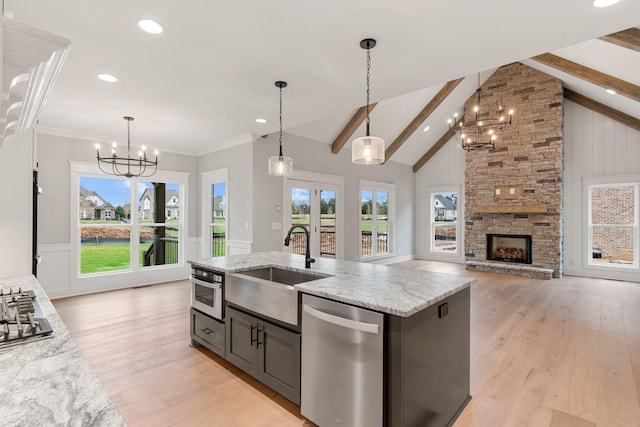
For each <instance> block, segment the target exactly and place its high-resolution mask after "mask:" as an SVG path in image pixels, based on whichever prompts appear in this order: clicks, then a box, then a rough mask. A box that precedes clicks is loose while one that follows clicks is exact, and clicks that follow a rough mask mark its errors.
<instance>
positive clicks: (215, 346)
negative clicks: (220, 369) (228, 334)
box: [191, 309, 226, 357]
mask: <svg viewBox="0 0 640 427" xmlns="http://www.w3.org/2000/svg"><path fill="white" fill-rule="evenodd" d="M191 337H192V338H193V339H194V340H195V341H197V342H199V343H200V344H202V345H204V346H205V347H207V348H208V349H210V350H211V351H213V352H214V353H217V354H218V355H220V356H222V357H226V354H225V326H224V323H222V322H220V321H218V320H216V319H213V318H211V317H209V316H207V315H205V314H202V313H200V312H199V311H198V310H194V309H191Z"/></svg>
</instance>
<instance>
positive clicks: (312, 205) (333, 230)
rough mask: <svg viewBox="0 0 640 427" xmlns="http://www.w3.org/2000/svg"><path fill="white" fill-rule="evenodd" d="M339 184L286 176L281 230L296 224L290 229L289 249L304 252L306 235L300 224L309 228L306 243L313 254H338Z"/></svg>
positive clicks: (324, 255) (299, 252) (334, 256)
mask: <svg viewBox="0 0 640 427" xmlns="http://www.w3.org/2000/svg"><path fill="white" fill-rule="evenodd" d="M340 201H341V194H340V187H339V186H338V185H335V184H331V183H324V182H314V181H303V180H294V179H289V180H287V188H286V193H285V206H286V208H285V212H286V213H287V214H285V219H284V223H285V226H286V227H285V231H286V230H288V229H289V227H291V226H294V225H298V226H299V227H298V228H296V229H295V230H293V232H292V233H291V237H292V239H291V245H290V247H289V250H290V252H291V253H294V254H304V253H305V249H306V247H305V245H306V240H305V239H306V235H305V233H304V231H303V230H302V229H301V227H304V228H306V229H307V230H308V231H309V235H310V239H309V245H310V249H311V255H312V256H314V257H319V256H321V257H326V258H337V257H339V254H338V252H339V247H340V245H339V244H338V242H339V241H340V239H341V238H342V237H341V235H340V227H339V223H340V221H341V218H340V216H339V214H338V213H339V212H341V211H340V209H339V208H340V206H339V204H340Z"/></svg>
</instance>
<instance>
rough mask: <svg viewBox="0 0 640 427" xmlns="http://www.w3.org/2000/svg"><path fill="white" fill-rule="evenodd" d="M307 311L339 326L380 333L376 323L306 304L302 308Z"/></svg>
mask: <svg viewBox="0 0 640 427" xmlns="http://www.w3.org/2000/svg"><path fill="white" fill-rule="evenodd" d="M302 309H303V310H304V312H305V313H307V314H309V315H310V316H313V317H315V318H317V319H320V320H324V321H325V322H328V323H333V324H334V325H337V326H342V327H343V328H347V329H354V330H356V331H361V332H367V333H370V334H379V333H380V325H376V324H374V323H365V322H359V321H357V320H351V319H347V318H344V317H340V316H335V315H333V314H329V313H325V312H324V311H321V310H318V309H317V308H313V307H311V306H310V305H306V304H305V305H304V307H303V308H302Z"/></svg>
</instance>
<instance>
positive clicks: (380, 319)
mask: <svg viewBox="0 0 640 427" xmlns="http://www.w3.org/2000/svg"><path fill="white" fill-rule="evenodd" d="M383 332H384V315H383V314H381V313H377V312H374V311H370V310H365V309H362V308H357V307H353V306H350V305H346V304H341V303H337V302H334V301H330V300H327V299H324V298H317V297H314V296H311V295H303V296H302V384H301V387H302V390H301V403H300V408H301V412H302V415H304V416H305V417H307V418H308V419H310V420H311V421H313V422H314V423H316V424H318V425H319V426H321V427H327V426H335V425H339V426H343V427H374V426H380V427H381V426H382V425H383V416H384V410H383V402H384V399H383V392H384V384H383V374H384V372H383V371H384V366H383V363H384V359H383V353H384V340H383V336H384V333H383Z"/></svg>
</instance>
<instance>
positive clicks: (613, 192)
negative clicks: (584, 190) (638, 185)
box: [591, 185, 635, 225]
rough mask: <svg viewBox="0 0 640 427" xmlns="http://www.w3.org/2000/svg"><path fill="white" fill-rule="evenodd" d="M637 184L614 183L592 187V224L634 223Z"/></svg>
mask: <svg viewBox="0 0 640 427" xmlns="http://www.w3.org/2000/svg"><path fill="white" fill-rule="evenodd" d="M634 195H635V186H633V185H612V186H594V187H592V188H591V224H617V225H622V224H625V225H633V224H634V223H635V212H634V206H635V202H634V200H633V199H634Z"/></svg>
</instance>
